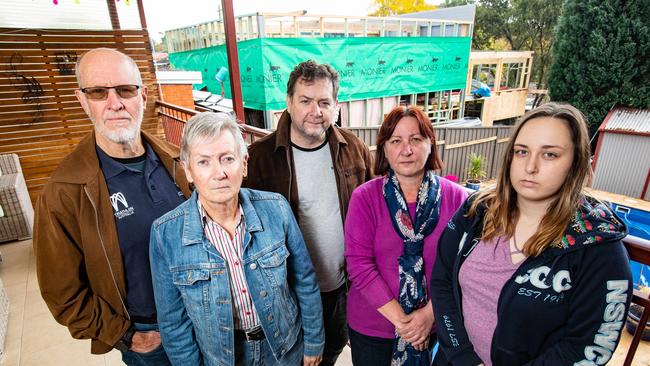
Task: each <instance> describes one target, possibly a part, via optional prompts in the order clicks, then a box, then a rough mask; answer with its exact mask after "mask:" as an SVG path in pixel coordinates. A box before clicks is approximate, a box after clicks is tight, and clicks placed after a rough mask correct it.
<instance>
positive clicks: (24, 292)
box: [0, 240, 352, 366]
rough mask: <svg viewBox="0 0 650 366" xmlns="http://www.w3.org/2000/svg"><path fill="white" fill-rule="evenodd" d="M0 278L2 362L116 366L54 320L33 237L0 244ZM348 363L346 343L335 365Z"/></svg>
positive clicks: (112, 357)
mask: <svg viewBox="0 0 650 366" xmlns="http://www.w3.org/2000/svg"><path fill="white" fill-rule="evenodd" d="M0 253H1V254H2V263H0V278H1V279H2V282H3V284H4V286H5V291H6V292H7V295H8V296H9V302H10V306H9V324H8V329H7V336H6V340H5V348H4V349H5V353H4V356H3V357H2V360H1V361H0V365H2V366H43V365H46V366H76V365H79V366H82V365H83V366H117V365H124V364H123V363H122V360H121V355H120V353H119V352H118V351H115V350H114V351H112V352H110V353H107V354H106V355H101V356H97V355H91V354H90V341H87V340H84V341H80V340H76V339H73V338H72V337H71V336H70V333H69V332H68V330H67V328H65V327H64V326H62V325H60V324H58V323H57V322H55V321H54V318H53V317H52V315H51V314H50V311H49V310H48V309H47V306H46V305H45V302H44V301H43V298H41V294H40V292H39V291H38V281H37V280H36V263H35V260H34V254H33V251H32V241H31V240H25V241H20V242H10V243H6V244H2V245H0ZM339 365H340V366H351V365H352V362H351V361H350V352H349V348H347V347H346V349H345V350H344V352H343V354H342V355H341V357H340V358H339V362H337V366H339Z"/></svg>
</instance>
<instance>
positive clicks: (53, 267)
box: [34, 132, 190, 354]
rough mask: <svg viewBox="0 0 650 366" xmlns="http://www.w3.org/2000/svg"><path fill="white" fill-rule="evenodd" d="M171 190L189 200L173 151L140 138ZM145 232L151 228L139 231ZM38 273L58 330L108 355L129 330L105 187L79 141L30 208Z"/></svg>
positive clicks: (89, 141) (90, 152)
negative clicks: (159, 163)
mask: <svg viewBox="0 0 650 366" xmlns="http://www.w3.org/2000/svg"><path fill="white" fill-rule="evenodd" d="M142 137H143V139H144V140H145V141H147V142H148V143H149V145H151V147H152V148H153V150H154V151H155V152H156V154H157V155H158V158H159V159H160V161H162V163H163V165H164V166H165V168H166V169H167V171H168V172H169V174H170V176H171V177H172V179H174V181H175V182H176V184H178V186H179V187H180V188H181V189H182V191H183V193H184V194H185V195H186V196H188V195H189V194H190V192H189V189H188V186H189V185H188V183H187V179H186V178H185V173H184V172H183V169H182V168H181V165H180V163H179V161H178V156H179V150H178V148H177V147H175V146H174V145H171V144H169V143H167V142H164V141H162V140H160V139H158V138H156V137H153V136H151V135H148V134H147V133H145V132H143V133H142ZM142 229H143V230H149V228H142ZM34 254H35V256H36V272H37V276H38V283H39V286H40V289H41V294H42V296H43V299H44V300H45V302H46V303H47V306H48V308H49V309H50V311H51V312H52V315H54V318H55V319H56V321H57V322H59V323H61V324H63V325H65V326H67V327H68V330H69V331H70V334H71V335H72V337H74V338H78V339H88V338H90V339H92V342H91V349H90V350H91V352H92V353H96V354H99V353H106V352H108V351H110V350H111V349H112V348H113V347H112V346H113V345H114V344H115V343H117V341H118V340H119V339H120V338H121V337H122V335H123V334H124V333H125V332H126V330H127V329H128V328H129V326H130V324H131V321H130V320H129V315H128V313H127V311H126V307H125V303H124V301H125V298H126V281H125V275H124V265H123V261H122V253H121V252H120V245H119V242H118V237H117V229H116V227H115V219H114V217H113V209H112V206H111V202H110V199H109V193H108V187H107V186H106V181H105V180H104V175H103V173H102V171H101V169H100V166H99V160H98V158H97V153H96V151H95V134H94V133H92V134H90V135H89V136H88V137H86V138H84V139H83V140H82V141H81V142H79V145H78V146H77V147H76V148H75V150H74V151H72V153H70V154H69V155H68V156H67V157H66V158H65V159H63V161H62V162H61V164H60V165H59V167H58V168H57V170H56V171H55V172H54V173H53V174H52V177H51V178H50V180H49V182H48V183H47V184H46V185H45V189H44V190H43V193H42V194H41V196H40V198H39V200H38V204H37V207H36V218H35V223H34Z"/></svg>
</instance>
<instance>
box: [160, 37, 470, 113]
mask: <svg viewBox="0 0 650 366" xmlns="http://www.w3.org/2000/svg"><path fill="white" fill-rule="evenodd" d="M470 44H471V38H469V37H413V38H410V37H409V38H406V37H378V38H365V37H364V38H259V39H252V40H248V41H242V42H238V45H237V46H238V50H239V68H240V73H241V84H242V93H243V96H244V105H245V106H246V107H247V108H253V109H259V110H270V109H282V108H284V107H285V99H286V90H287V79H288V78H289V73H290V72H291V70H293V67H294V66H295V65H297V64H298V63H300V62H302V61H305V60H308V59H313V60H315V61H318V62H321V63H329V64H330V65H332V67H334V68H335V69H336V70H337V71H338V72H339V75H340V79H341V80H340V90H339V101H349V100H359V99H366V98H379V97H385V96H393V95H404V94H414V93H423V92H430V91H439V90H450V89H462V88H464V87H465V83H466V81H467V65H468V63H469V53H470ZM169 61H170V63H171V64H172V66H173V67H174V68H175V69H177V70H192V71H201V74H202V77H203V84H200V85H199V84H197V85H194V88H195V89H201V88H203V87H207V89H208V91H210V92H213V93H220V92H221V84H220V82H219V81H218V80H217V79H216V78H215V76H216V75H217V73H218V72H219V70H220V69H221V68H222V67H226V68H227V67H228V62H227V59H226V48H225V45H221V46H215V47H209V48H203V49H198V50H192V51H185V52H176V53H172V54H170V55H169ZM224 88H225V92H226V97H228V98H230V97H231V96H230V82H229V81H228V78H226V81H225V82H224Z"/></svg>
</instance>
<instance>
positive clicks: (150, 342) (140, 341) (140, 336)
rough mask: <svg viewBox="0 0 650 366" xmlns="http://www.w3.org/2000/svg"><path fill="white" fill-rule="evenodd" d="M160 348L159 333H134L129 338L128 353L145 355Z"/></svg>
mask: <svg viewBox="0 0 650 366" xmlns="http://www.w3.org/2000/svg"><path fill="white" fill-rule="evenodd" d="M158 346H160V332H158V331H155V330H154V331H150V332H135V333H133V338H131V348H130V349H129V350H130V351H133V352H136V353H147V352H151V351H153V350H155V349H156V348H158Z"/></svg>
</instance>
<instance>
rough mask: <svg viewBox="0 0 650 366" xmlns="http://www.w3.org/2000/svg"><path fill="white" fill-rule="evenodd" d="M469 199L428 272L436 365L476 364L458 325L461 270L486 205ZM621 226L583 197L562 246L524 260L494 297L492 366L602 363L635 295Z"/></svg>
mask: <svg viewBox="0 0 650 366" xmlns="http://www.w3.org/2000/svg"><path fill="white" fill-rule="evenodd" d="M471 201H472V197H470V198H468V199H467V200H466V201H465V204H464V205H463V206H462V207H461V208H460V209H459V210H458V212H457V213H456V215H455V216H454V218H453V219H452V220H451V221H450V222H449V224H448V225H447V228H446V229H445V231H444V233H443V234H442V237H441V239H440V243H439V245H438V254H437V257H436V263H435V265H434V267H433V271H432V274H431V288H430V290H431V292H430V293H431V299H432V302H433V310H434V313H435V317H436V329H437V333H438V339H439V342H440V351H439V352H438V354H437V355H436V357H435V360H434V361H435V362H434V364H436V365H450V364H451V365H472V366H475V365H478V364H480V363H481V362H482V361H481V359H480V358H479V357H478V355H477V354H476V353H475V352H474V348H473V346H472V344H471V343H470V341H469V339H468V336H467V332H466V330H465V326H464V323H463V312H462V309H461V304H462V302H461V296H462V289H461V288H460V286H459V284H458V272H459V269H460V266H462V265H463V262H464V261H465V259H466V258H467V256H468V255H469V254H470V252H471V251H472V250H473V249H474V247H475V246H476V244H477V243H478V242H479V240H480V239H479V237H480V234H481V231H482V219H483V216H484V213H485V207H479V210H478V212H477V215H475V216H474V217H471V218H470V217H467V216H466V213H467V210H468V209H469V207H470V204H471ZM626 234H627V229H626V227H625V225H624V224H623V223H622V222H621V221H620V220H619V219H618V218H617V217H616V215H614V214H613V213H612V211H611V210H610V209H609V208H608V207H607V206H606V205H604V204H602V203H600V202H598V201H596V200H592V199H591V198H586V197H585V198H583V199H582V200H581V204H580V208H579V209H578V211H577V212H576V215H575V216H574V218H573V219H572V220H571V222H570V224H569V225H568V226H567V228H566V231H565V235H564V238H563V240H562V242H561V243H558V244H557V245H553V246H551V247H549V248H547V249H546V250H544V251H543V252H542V253H541V254H540V255H539V256H537V257H529V258H527V259H526V260H524V261H523V262H522V264H521V265H520V266H519V268H518V269H517V271H515V274H514V275H513V276H512V277H511V278H510V279H509V280H508V281H507V282H506V284H505V285H504V287H503V288H502V290H501V293H500V294H499V300H498V305H497V326H496V329H495V331H494V335H493V338H492V348H491V357H492V364H493V365H494V366H510V365H554V366H555V365H577V366H587V365H604V364H606V363H607V362H608V361H609V360H610V358H611V356H612V354H613V353H614V350H615V349H616V345H617V344H618V341H619V339H620V335H621V329H622V328H623V325H624V323H625V317H626V314H627V309H628V307H629V304H630V299H631V296H632V275H631V272H630V267H629V259H628V256H627V252H626V250H625V247H624V246H623V244H622V243H621V239H622V238H623V237H624V236H625V235H626Z"/></svg>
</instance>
